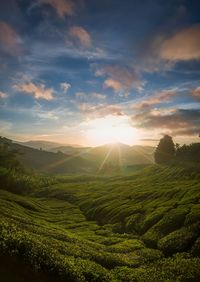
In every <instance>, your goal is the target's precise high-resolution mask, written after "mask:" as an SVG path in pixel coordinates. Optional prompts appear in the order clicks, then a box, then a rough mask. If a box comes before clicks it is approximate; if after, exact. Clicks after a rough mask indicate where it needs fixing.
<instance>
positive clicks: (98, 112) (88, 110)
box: [78, 103, 124, 119]
mask: <svg viewBox="0 0 200 282" xmlns="http://www.w3.org/2000/svg"><path fill="white" fill-rule="evenodd" d="M78 108H79V110H80V111H81V112H82V113H83V114H84V115H85V116H86V118H89V119H93V118H99V117H105V116H109V115H112V116H123V115H124V113H123V111H122V108H121V107H120V106H118V105H105V104H100V105H93V104H90V103H82V104H79V105H78Z"/></svg>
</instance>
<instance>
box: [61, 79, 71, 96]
mask: <svg viewBox="0 0 200 282" xmlns="http://www.w3.org/2000/svg"><path fill="white" fill-rule="evenodd" d="M60 88H61V89H62V90H63V92H64V93H65V94H66V93H67V92H68V90H69V89H70V88H71V84H70V83H67V82H62V83H60Z"/></svg>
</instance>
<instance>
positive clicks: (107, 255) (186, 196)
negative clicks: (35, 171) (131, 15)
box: [0, 165, 200, 282]
mask: <svg viewBox="0 0 200 282" xmlns="http://www.w3.org/2000/svg"><path fill="white" fill-rule="evenodd" d="M30 178H31V177H28V176H27V178H26V179H23V181H22V179H21V178H20V176H18V183H19V181H21V183H25V182H29V183H30V185H29V188H30V189H27V190H26V191H25V195H19V193H20V194H23V192H24V191H23V185H24V184H23V185H22V184H21V187H22V189H21V190H20V189H17V190H15V189H14V187H15V185H16V183H15V182H17V176H16V177H15V181H14V180H13V183H12V185H11V186H12V188H13V189H12V191H13V192H15V194H14V193H11V192H10V188H9V186H8V185H7V182H6V180H5V178H4V179H1V183H2V184H1V190H0V213H1V218H0V221H1V224H0V249H1V252H0V253H1V256H0V259H1V261H2V263H1V264H0V271H2V268H3V269H4V272H3V273H4V276H5V279H4V280H5V281H6V277H7V276H8V275H10V276H9V279H10V280H8V281H12V280H11V279H12V275H13V277H17V276H15V275H18V276H20V277H22V276H23V277H26V272H27V271H28V270H27V269H29V267H30V266H31V269H35V271H36V274H33V276H32V278H31V279H33V280H32V281H54V282H55V281H99V282H100V281H144V282H146V281H170V282H172V281H199V277H200V170H199V168H198V167H196V168H190V167H180V166H174V167H168V166H157V165H153V166H150V167H147V168H145V169H144V170H140V171H138V172H135V173H132V174H131V175H129V176H126V177H100V176H93V177H92V176H81V175H80V176H78V175H77V176H63V177H59V178H58V177H57V178H55V179H49V182H48V181H47V179H46V180H45V181H44V180H42V179H41V180H40V181H39V179H37V178H35V179H32V182H31V181H30ZM13 179H14V178H13ZM20 179H21V180H20ZM37 181H38V182H37ZM36 183H38V184H36ZM5 189H6V190H5ZM16 193H18V194H16ZM8 256H9V257H12V259H11V260H10V264H11V265H10V266H9V265H8V266H7V267H12V265H13V260H14V262H15V263H14V264H16V261H17V263H18V264H17V265H18V268H17V270H16V268H14V267H13V269H14V270H13V272H12V273H10V271H9V269H7V272H6V269H5V264H4V263H3V262H4V261H5V260H6V259H8ZM34 275H36V276H34ZM34 277H35V278H34ZM34 279H35V280H34ZM51 279H52V280H51ZM15 281H16V280H15ZM19 281H22V280H19ZM24 281H26V280H24ZM30 281H31V280H30Z"/></svg>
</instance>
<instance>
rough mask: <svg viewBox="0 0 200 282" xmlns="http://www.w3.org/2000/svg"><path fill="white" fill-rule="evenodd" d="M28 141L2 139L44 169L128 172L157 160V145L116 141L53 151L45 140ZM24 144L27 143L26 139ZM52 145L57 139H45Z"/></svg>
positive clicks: (33, 165) (20, 156)
mask: <svg viewBox="0 0 200 282" xmlns="http://www.w3.org/2000/svg"><path fill="white" fill-rule="evenodd" d="M31 142H32V141H30V142H26V144H28V145H29V146H24V145H22V144H19V143H16V142H15V141H12V140H10V139H7V138H0V144H1V143H7V144H9V147H10V149H11V150H17V151H18V159H19V161H20V162H21V163H22V165H23V166H24V167H26V168H27V169H29V170H35V171H39V172H44V173H60V174H65V173H90V172H92V173H105V174H113V173H114V174H116V173H119V172H120V173H127V172H129V171H132V170H134V169H135V166H137V165H149V164H152V163H153V162H154V160H153V152H154V148H153V147H148V146H146V147H145V146H128V145H125V144H120V143H114V144H106V145H103V146H99V147H94V148H90V147H73V146H59V147H55V148H54V147H51V149H49V151H46V150H43V149H41V148H42V147H41V146H42V143H41V141H38V143H37V141H33V142H35V143H34V146H36V145H37V146H38V147H39V148H40V149H35V148H33V147H31V144H32V143H31ZM23 144H24V143H23ZM44 144H46V146H47V145H49V146H53V145H55V144H54V143H51V142H47V143H44Z"/></svg>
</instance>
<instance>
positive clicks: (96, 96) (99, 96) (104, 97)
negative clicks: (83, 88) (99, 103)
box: [91, 92, 106, 100]
mask: <svg viewBox="0 0 200 282" xmlns="http://www.w3.org/2000/svg"><path fill="white" fill-rule="evenodd" d="M91 96H92V98H95V99H98V100H105V99H106V95H103V94H100V93H96V92H94V93H92V94H91Z"/></svg>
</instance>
